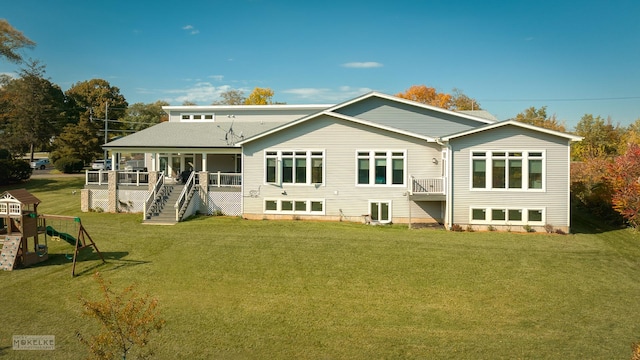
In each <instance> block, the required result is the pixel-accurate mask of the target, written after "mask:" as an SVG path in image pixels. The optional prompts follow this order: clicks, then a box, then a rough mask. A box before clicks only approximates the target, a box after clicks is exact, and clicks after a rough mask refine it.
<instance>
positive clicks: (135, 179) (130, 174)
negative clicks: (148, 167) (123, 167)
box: [117, 171, 149, 186]
mask: <svg viewBox="0 0 640 360" xmlns="http://www.w3.org/2000/svg"><path fill="white" fill-rule="evenodd" d="M117 174H118V185H128V186H131V185H133V186H140V185H144V186H146V185H148V184H149V173H148V172H146V171H118V172H117Z"/></svg>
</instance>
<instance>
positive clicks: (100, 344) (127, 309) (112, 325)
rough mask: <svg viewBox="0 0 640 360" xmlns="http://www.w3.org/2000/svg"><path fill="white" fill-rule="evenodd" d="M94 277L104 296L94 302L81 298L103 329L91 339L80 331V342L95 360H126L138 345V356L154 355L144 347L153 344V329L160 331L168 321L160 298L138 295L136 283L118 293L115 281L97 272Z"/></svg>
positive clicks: (78, 334) (85, 312)
mask: <svg viewBox="0 0 640 360" xmlns="http://www.w3.org/2000/svg"><path fill="white" fill-rule="evenodd" d="M94 278H95V279H96V281H97V282H98V285H99V286H100V293H101V294H102V296H103V299H102V300H99V301H91V300H88V299H86V298H84V297H80V300H81V301H82V306H83V307H84V313H83V315H85V316H88V317H91V318H94V319H96V320H98V322H100V325H101V331H100V333H98V334H97V335H94V336H91V337H90V338H89V339H86V338H85V337H84V336H83V335H82V334H81V333H80V332H78V333H77V336H78V339H79V340H80V342H82V343H83V344H85V345H86V346H88V347H89V351H90V353H91V355H92V357H93V358H95V359H105V360H106V359H115V358H117V357H122V359H126V358H127V355H129V354H130V353H133V351H135V350H136V349H137V348H139V350H138V351H137V355H138V357H140V358H146V357H150V356H152V355H153V354H152V353H151V352H149V351H147V352H144V350H146V349H144V348H145V347H147V345H148V344H149V340H150V337H151V334H152V332H154V331H156V332H157V331H160V330H161V329H162V328H163V327H164V324H165V321H164V320H163V319H162V318H160V312H159V309H158V300H157V299H152V298H150V297H149V296H146V295H145V296H143V295H140V294H138V293H137V292H136V290H135V287H134V286H133V285H131V286H128V287H126V288H125V289H124V290H122V292H121V293H115V292H114V291H113V290H112V289H111V283H109V282H108V281H106V280H104V279H103V278H102V276H101V275H100V273H96V274H95V275H94Z"/></svg>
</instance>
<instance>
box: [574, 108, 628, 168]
mask: <svg viewBox="0 0 640 360" xmlns="http://www.w3.org/2000/svg"><path fill="white" fill-rule="evenodd" d="M622 132H623V129H621V128H620V126H618V125H616V126H614V125H613V124H612V123H611V119H607V120H606V121H605V120H604V119H603V118H601V117H600V116H596V117H594V116H593V115H591V114H586V115H584V116H583V117H582V119H580V121H579V122H578V124H577V125H576V129H575V133H576V135H579V136H582V137H584V139H583V140H582V141H580V142H577V143H575V144H573V146H572V147H571V151H572V157H573V159H574V160H583V159H588V158H595V157H600V156H615V155H618V148H619V144H620V142H621V138H622Z"/></svg>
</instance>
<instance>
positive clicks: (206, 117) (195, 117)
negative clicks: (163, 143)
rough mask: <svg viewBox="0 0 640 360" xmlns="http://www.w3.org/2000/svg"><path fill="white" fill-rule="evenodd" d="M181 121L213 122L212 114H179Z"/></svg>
mask: <svg viewBox="0 0 640 360" xmlns="http://www.w3.org/2000/svg"><path fill="white" fill-rule="evenodd" d="M180 119H181V121H184V122H188V121H214V115H213V114H180Z"/></svg>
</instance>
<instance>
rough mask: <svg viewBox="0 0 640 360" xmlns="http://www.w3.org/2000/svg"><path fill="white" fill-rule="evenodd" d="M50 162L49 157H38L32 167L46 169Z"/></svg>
mask: <svg viewBox="0 0 640 360" xmlns="http://www.w3.org/2000/svg"><path fill="white" fill-rule="evenodd" d="M50 164H51V163H50V162H49V159H36V160H34V161H32V162H31V168H32V169H39V170H44V169H46V168H47V166H49V165H50Z"/></svg>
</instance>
